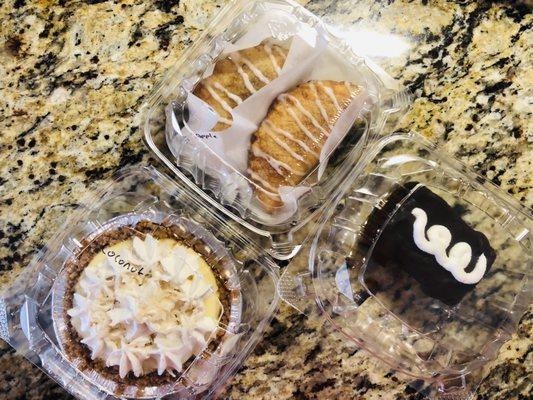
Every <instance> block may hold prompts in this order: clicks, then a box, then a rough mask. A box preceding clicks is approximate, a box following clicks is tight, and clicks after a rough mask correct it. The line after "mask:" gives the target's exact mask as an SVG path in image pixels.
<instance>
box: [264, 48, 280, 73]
mask: <svg viewBox="0 0 533 400" xmlns="http://www.w3.org/2000/svg"><path fill="white" fill-rule="evenodd" d="M263 48H264V49H265V51H266V53H267V54H268V57H270V62H271V63H272V66H273V67H274V70H275V71H276V74H278V76H279V74H280V73H281V68H280V67H279V65H278V62H277V61H276V57H274V54H272V47H270V45H269V44H268V43H265V44H264V46H263Z"/></svg>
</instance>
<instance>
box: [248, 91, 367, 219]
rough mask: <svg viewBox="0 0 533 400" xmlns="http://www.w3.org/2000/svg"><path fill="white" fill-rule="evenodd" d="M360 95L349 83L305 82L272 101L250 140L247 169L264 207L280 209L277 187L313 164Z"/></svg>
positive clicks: (289, 183) (294, 182) (292, 182)
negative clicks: (340, 120) (332, 131)
mask: <svg viewBox="0 0 533 400" xmlns="http://www.w3.org/2000/svg"><path fill="white" fill-rule="evenodd" d="M361 92H362V90H361V88H360V87H359V86H357V85H355V84H353V83H350V82H336V81H310V82H307V83H303V84H301V85H299V86H297V87H295V88H294V89H292V90H291V91H290V92H287V93H283V94H281V95H280V96H278V98H277V99H276V100H275V101H274V102H273V104H272V106H271V107H270V110H269V112H268V114H267V115H266V117H265V119H264V120H263V122H262V123H261V125H260V126H259V129H258V130H257V131H256V132H255V133H254V134H253V136H252V145H251V149H250V155H249V158H248V171H247V172H248V175H249V177H250V178H251V179H252V180H253V181H254V182H255V184H256V185H255V189H256V190H255V192H256V194H257V197H258V198H259V200H260V201H261V202H262V203H263V204H264V205H265V207H266V208H267V209H269V210H273V209H275V208H276V207H279V206H281V205H282V202H281V199H280V196H279V188H280V187H281V186H295V185H297V184H298V183H300V182H301V181H302V179H303V178H304V177H305V176H306V175H307V174H308V173H309V172H310V171H311V170H312V169H313V168H314V167H315V166H316V165H317V164H318V161H319V158H320V151H321V150H322V147H323V146H324V144H325V142H326V140H327V138H328V136H329V134H330V132H331V130H332V128H333V126H334V125H335V123H336V122H337V120H338V118H339V116H340V115H341V113H342V112H343V111H344V110H345V109H346V107H348V105H349V104H350V102H351V101H352V99H354V98H355V97H356V96H358V95H359V94H361Z"/></svg>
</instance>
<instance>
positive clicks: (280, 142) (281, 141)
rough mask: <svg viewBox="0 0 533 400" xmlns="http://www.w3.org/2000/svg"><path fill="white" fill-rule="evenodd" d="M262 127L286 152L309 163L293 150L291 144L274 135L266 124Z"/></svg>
mask: <svg viewBox="0 0 533 400" xmlns="http://www.w3.org/2000/svg"><path fill="white" fill-rule="evenodd" d="M263 128H265V132H266V134H267V135H268V136H270V137H271V138H272V140H273V141H274V142H275V143H276V144H277V145H278V146H280V147H282V148H283V149H285V150H286V151H287V153H289V154H290V155H291V156H292V158H294V159H296V160H298V161H300V162H303V163H304V164H306V165H310V164H309V163H308V162H307V161H306V160H305V158H304V157H303V156H301V155H300V154H298V153H297V152H295V151H294V150H293V149H292V148H291V146H289V145H288V143H286V142H284V141H283V140H281V139H280V138H279V137H278V136H276V135H275V134H274V133H273V132H272V131H271V130H270V129H268V128H267V127H266V125H264V126H263Z"/></svg>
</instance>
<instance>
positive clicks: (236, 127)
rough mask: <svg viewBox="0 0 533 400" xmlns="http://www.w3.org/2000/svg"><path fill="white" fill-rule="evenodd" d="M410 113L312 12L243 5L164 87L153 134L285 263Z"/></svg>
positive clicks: (149, 131) (154, 106) (152, 103)
mask: <svg viewBox="0 0 533 400" xmlns="http://www.w3.org/2000/svg"><path fill="white" fill-rule="evenodd" d="M265 45H266V47H265ZM250 49H253V50H250ZM265 49H266V50H265ZM276 52H277V53H276ZM276 54H284V56H279V57H278V59H275V58H273V57H274V56H275V55H276ZM246 57H249V58H246ZM283 57H285V59H283ZM254 62H255V63H256V64H257V65H256V64H254ZM224 63H226V64H224ZM232 63H233V64H235V67H233V66H232V65H233V64H232ZM278 64H279V65H278ZM254 65H256V66H254ZM239 67H240V69H238V68H239ZM231 68H236V70H235V71H232V70H231ZM274 69H277V72H276V71H274ZM227 70H230V72H228V71H227ZM237 70H238V71H239V73H237ZM267 71H268V72H267ZM231 73H233V75H231ZM268 74H270V75H268ZM267 76H268V78H267ZM259 78H260V79H259ZM228 81H229V83H228ZM235 81H237V83H235ZM220 82H222V84H221V83H220ZM308 82H311V83H310V84H309V83H308ZM345 84H346V85H350V89H349V90H351V92H350V96H346V91H345V89H344V85H345ZM224 85H225V86H224ZM231 85H233V86H231ZM254 85H255V87H254ZM306 85H309V86H306ZM240 86H242V87H240ZM245 86H247V87H249V90H248V89H246V88H245ZM228 90H229V91H228ZM233 92H235V93H237V92H238V93H239V96H241V97H239V96H238V95H236V94H235V93H233ZM242 93H246V95H245V96H243V95H242ZM332 94H333V95H334V96H335V97H336V98H335V99H333V98H332V97H331V96H332ZM246 96H247V97H246ZM343 99H344V101H345V103H342V101H341V100H343ZM337 100H338V101H337ZM330 103H331V104H330ZM338 103H340V106H339V104H338ZM333 104H335V105H336V106H337V108H336V110H334V112H332V109H333ZM408 104H409V97H408V96H407V95H406V94H405V93H404V92H401V91H398V90H397V88H396V87H390V85H389V86H387V85H386V84H385V83H384V82H383V80H382V79H381V78H380V76H379V74H378V73H376V71H375V68H374V69H373V68H371V66H369V64H368V63H367V62H366V61H365V59H364V58H362V57H359V56H357V55H356V54H355V53H354V52H353V50H352V49H351V47H350V46H349V45H348V44H347V43H346V42H345V41H344V40H343V39H341V38H340V37H338V36H336V35H335V34H334V33H333V32H332V30H331V29H329V28H328V26H327V25H325V24H324V23H322V22H321V20H320V19H319V18H317V17H316V16H314V15H313V14H312V13H310V12H309V11H307V10H306V9H305V8H303V7H301V6H299V5H297V4H295V3H293V2H292V1H279V0H273V1H235V2H233V3H232V4H231V5H230V6H227V7H226V8H225V9H224V10H222V11H221V13H220V14H219V15H218V16H217V18H216V19H215V20H214V21H213V23H212V24H210V26H209V28H208V29H206V32H205V34H204V35H202V36H201V37H200V38H198V39H197V40H196V41H195V44H194V45H193V46H192V47H191V48H190V49H189V50H188V51H187V52H186V53H185V54H184V55H183V56H182V57H181V58H180V60H179V61H178V62H177V63H176V65H175V66H174V67H173V69H172V70H171V71H170V73H169V74H168V76H167V77H166V78H165V80H164V81H163V82H162V83H161V84H160V85H159V86H158V88H157V89H156V90H155V92H154V94H153V96H152V98H151V99H150V100H149V102H148V104H147V109H146V110H145V120H144V134H145V139H146V142H147V144H148V146H149V147H150V148H151V149H152V151H153V152H154V154H155V155H156V156H157V157H158V158H159V159H160V160H161V161H162V162H163V163H164V164H165V165H166V166H167V167H168V168H170V169H171V170H172V171H173V172H174V174H176V176H177V177H179V179H181V180H183V181H185V182H186V183H187V184H188V185H189V186H190V187H192V188H194V189H195V190H196V191H197V192H198V193H199V194H200V195H201V196H202V197H203V198H204V199H205V200H206V201H208V202H209V203H211V204H212V205H213V206H215V207H217V208H218V209H219V210H220V211H222V212H224V213H225V214H226V215H228V216H230V217H231V218H232V219H234V220H235V221H237V222H239V223H240V224H241V225H243V226H245V227H246V228H247V229H249V230H250V231H251V232H254V233H255V234H257V235H258V236H259V237H263V238H265V239H266V240H264V241H263V243H264V245H265V246H266V247H269V248H270V249H269V251H270V253H271V254H272V255H273V256H274V257H276V258H279V259H287V258H290V257H291V256H292V255H293V254H294V253H295V251H296V250H297V249H298V248H299V245H300V244H301V243H302V241H303V239H304V237H305V233H302V232H304V230H303V227H304V226H305V225H306V224H307V222H308V221H309V220H310V219H312V217H314V216H316V215H317V214H319V213H320V211H321V209H322V205H323V203H324V201H325V200H326V199H327V198H328V197H329V196H330V195H331V193H332V192H333V191H334V190H335V188H337V187H338V186H339V185H340V184H341V183H342V182H343V181H344V180H345V179H346V176H347V174H348V173H349V171H350V170H351V169H352V168H353V166H354V165H355V164H356V162H357V160H358V159H359V158H360V157H361V154H362V152H363V151H364V149H365V148H366V147H367V146H368V144H369V143H371V142H372V141H373V140H375V138H376V137H378V136H379V135H380V134H381V133H382V131H383V129H384V127H385V125H386V123H387V121H388V120H390V116H391V115H392V114H396V115H400V114H401V113H402V111H404V110H405V109H406V107H407V106H408ZM304 109H305V110H311V112H309V111H305V110H304ZM302 110H303V111H302ZM229 111H231V114H230V112H229ZM230 115H231V116H230ZM263 121H266V122H263ZM221 126H222V127H221ZM304 133H305V135H304ZM326 137H327V139H326ZM261 146H263V147H261ZM265 149H266V150H265ZM267 169H270V170H269V171H267ZM265 171H267V172H265ZM280 182H281V183H280Z"/></svg>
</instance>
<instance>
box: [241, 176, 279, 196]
mask: <svg viewBox="0 0 533 400" xmlns="http://www.w3.org/2000/svg"><path fill="white" fill-rule="evenodd" d="M247 172H248V174H249V175H250V178H252V179H253V180H254V181H257V182H258V185H257V187H258V188H259V189H261V190H262V191H263V192H264V193H265V194H266V195H267V196H270V197H274V198H276V199H279V194H278V188H275V187H274V186H272V185H271V184H270V183H269V182H267V181H266V180H264V179H263V178H261V177H260V176H259V175H257V174H256V173H255V172H254V171H252V170H251V169H250V168H248V170H247ZM267 188H268V189H270V190H268V189H267ZM271 190H273V191H271Z"/></svg>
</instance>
